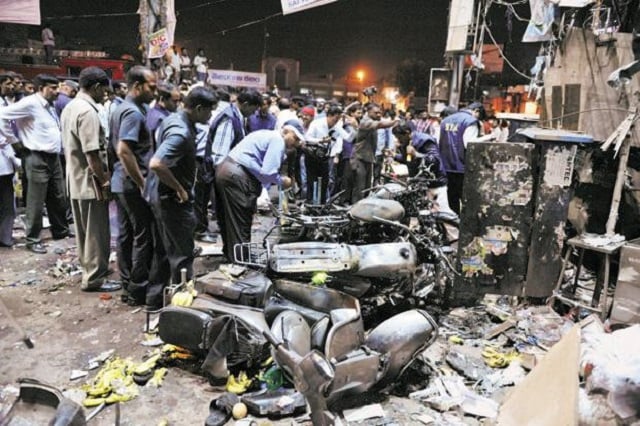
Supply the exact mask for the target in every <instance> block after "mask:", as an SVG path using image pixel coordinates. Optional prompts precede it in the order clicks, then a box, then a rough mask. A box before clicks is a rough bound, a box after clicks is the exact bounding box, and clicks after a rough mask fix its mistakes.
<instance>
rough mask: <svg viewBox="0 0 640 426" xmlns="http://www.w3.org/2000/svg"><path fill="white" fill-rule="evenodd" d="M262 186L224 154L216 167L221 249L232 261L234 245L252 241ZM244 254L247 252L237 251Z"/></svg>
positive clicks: (217, 213)
mask: <svg viewBox="0 0 640 426" xmlns="http://www.w3.org/2000/svg"><path fill="white" fill-rule="evenodd" d="M261 192H262V185H261V184H260V181H258V179H256V178H255V177H254V176H253V175H252V174H251V173H249V172H248V171H247V170H245V168H244V167H242V166H241V165H239V164H237V163H236V162H235V161H234V160H233V159H232V158H230V157H227V158H226V159H225V160H224V161H223V162H222V164H220V165H219V166H218V167H217V168H216V209H217V210H216V216H217V218H218V226H219V227H220V235H221V236H222V243H223V246H222V252H223V253H224V255H225V256H226V257H227V259H229V260H230V261H234V260H235V255H234V254H235V253H236V250H235V246H236V245H237V244H241V243H249V242H251V225H252V223H253V215H254V213H255V212H256V210H257V203H258V197H259V196H260V193H261ZM238 254H239V255H240V254H242V255H246V253H240V252H239V253H238Z"/></svg>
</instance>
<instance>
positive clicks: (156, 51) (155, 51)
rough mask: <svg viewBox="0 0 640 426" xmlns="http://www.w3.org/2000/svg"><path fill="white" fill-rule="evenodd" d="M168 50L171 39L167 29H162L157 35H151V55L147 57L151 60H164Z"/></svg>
mask: <svg viewBox="0 0 640 426" xmlns="http://www.w3.org/2000/svg"><path fill="white" fill-rule="evenodd" d="M168 49H169V38H168V35H167V29H166V28H162V29H161V30H159V31H156V32H155V33H152V34H149V54H148V55H147V56H148V57H149V58H150V59H153V58H162V57H163V56H164V54H165V52H166V51H167V50H168Z"/></svg>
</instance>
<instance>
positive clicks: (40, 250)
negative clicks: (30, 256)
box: [26, 243, 47, 254]
mask: <svg viewBox="0 0 640 426" xmlns="http://www.w3.org/2000/svg"><path fill="white" fill-rule="evenodd" d="M26 247H27V250H29V251H32V252H34V253H36V254H45V253H46V252H47V249H46V248H44V246H43V245H42V243H33V244H27V246H26Z"/></svg>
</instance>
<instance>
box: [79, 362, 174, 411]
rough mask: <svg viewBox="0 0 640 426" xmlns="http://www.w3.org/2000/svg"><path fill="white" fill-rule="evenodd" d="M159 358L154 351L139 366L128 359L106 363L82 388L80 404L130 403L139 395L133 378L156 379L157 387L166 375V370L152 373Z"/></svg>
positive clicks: (89, 405)
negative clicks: (147, 376)
mask: <svg viewBox="0 0 640 426" xmlns="http://www.w3.org/2000/svg"><path fill="white" fill-rule="evenodd" d="M161 356H162V353H161V352H160V351H156V353H155V354H153V355H152V356H151V357H150V358H149V359H147V360H146V361H144V362H142V363H139V364H136V363H135V362H133V361H132V360H130V359H121V358H114V359H112V360H110V361H107V363H106V364H105V366H104V367H103V368H102V369H101V370H100V371H99V372H98V374H97V375H96V377H95V378H94V380H93V381H92V382H91V383H87V384H85V385H84V386H82V390H83V391H85V392H86V393H87V397H86V398H85V399H84V400H83V401H82V404H83V405H84V406H85V407H95V406H98V405H100V404H102V403H105V404H113V403H115V402H127V401H130V400H132V399H134V398H135V397H137V396H138V395H139V391H138V386H137V385H136V381H135V378H136V377H138V378H139V377H140V376H144V375H149V378H150V379H156V382H157V383H158V386H159V384H160V383H161V382H162V378H164V376H165V375H166V373H167V371H166V369H160V370H164V371H162V372H154V369H155V367H156V365H157V363H158V361H159V359H160V357H161ZM156 376H157V377H156Z"/></svg>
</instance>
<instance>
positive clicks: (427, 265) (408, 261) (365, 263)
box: [235, 199, 455, 327]
mask: <svg viewBox="0 0 640 426" xmlns="http://www.w3.org/2000/svg"><path fill="white" fill-rule="evenodd" d="M372 200H373V199H372ZM369 214H371V213H369ZM371 220H372V221H376V222H377V223H381V224H384V225H386V226H387V227H388V228H389V229H394V230H395V232H396V233H397V235H398V237H397V241H396V242H388V243H378V244H363V245H354V244H343V243H327V242H320V241H307V242H297V243H285V244H275V245H270V244H269V239H268V238H267V239H265V240H264V242H263V246H262V247H260V246H259V244H258V243H249V244H243V245H239V246H237V247H236V248H235V261H236V263H239V264H244V265H248V266H252V267H257V268H260V269H261V270H264V271H265V272H266V274H267V275H268V276H270V277H273V278H286V279H294V280H299V281H302V282H310V281H311V282H313V283H314V284H316V285H326V286H327V287H330V288H334V289H337V290H340V291H343V292H345V293H348V294H350V295H352V296H354V297H357V298H358V299H359V300H360V304H361V305H362V312H363V317H364V321H365V324H366V325H367V326H368V327H370V326H374V325H376V324H377V323H379V322H380V321H382V320H384V319H386V318H389V317H390V316H393V315H395V314H397V313H399V312H402V311H405V310H408V309H412V308H415V307H423V306H425V305H426V303H427V296H429V299H433V300H431V301H432V302H443V301H444V297H445V296H446V295H447V294H448V287H450V286H451V283H452V280H453V275H454V274H455V270H454V267H453V264H452V262H451V261H450V258H452V256H453V253H454V250H453V249H452V248H451V247H449V246H444V245H442V242H441V240H440V239H439V238H435V237H436V235H434V234H430V233H428V232H422V233H415V232H413V231H412V230H411V229H410V228H408V227H407V226H405V225H402V224H400V223H398V222H394V221H390V220H385V219H383V218H380V217H377V216H375V215H371ZM432 292H433V293H434V294H436V295H437V296H438V297H435V298H434V297H433V296H432V295H430V293H432Z"/></svg>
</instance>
